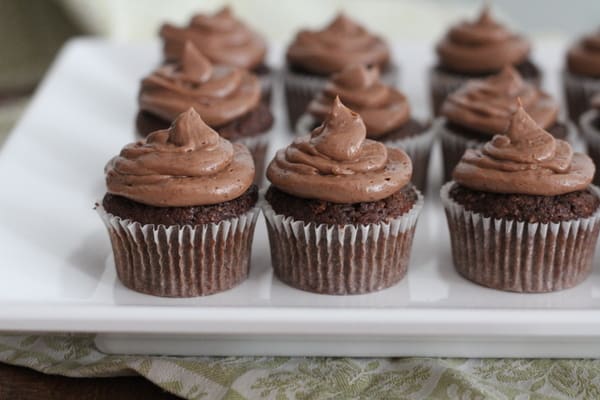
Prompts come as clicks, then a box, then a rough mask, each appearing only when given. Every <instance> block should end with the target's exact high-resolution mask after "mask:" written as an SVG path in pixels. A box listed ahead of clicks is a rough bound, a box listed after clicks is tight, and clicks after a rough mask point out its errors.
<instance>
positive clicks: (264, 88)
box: [257, 69, 277, 106]
mask: <svg viewBox="0 0 600 400" xmlns="http://www.w3.org/2000/svg"><path fill="white" fill-rule="evenodd" d="M257 76H258V80H259V82H260V96H261V100H262V101H263V103H265V104H266V105H269V106H270V105H271V103H272V100H273V86H275V81H276V80H277V71H275V70H273V69H270V71H269V72H268V73H265V74H259V75H257Z"/></svg>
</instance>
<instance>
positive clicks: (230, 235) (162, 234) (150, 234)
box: [96, 202, 260, 297]
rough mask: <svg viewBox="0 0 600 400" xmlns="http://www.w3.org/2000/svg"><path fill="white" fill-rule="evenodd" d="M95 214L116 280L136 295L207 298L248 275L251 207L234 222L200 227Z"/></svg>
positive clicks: (253, 221)
mask: <svg viewBox="0 0 600 400" xmlns="http://www.w3.org/2000/svg"><path fill="white" fill-rule="evenodd" d="M96 211H97V212H98V214H99V215H100V217H101V218H102V221H103V222H104V225H105V226H106V228H107V230H108V234H109V236H110V241H111V245H112V250H113V255H114V260H115V266H116V269H117V276H118V277H119V280H120V281H121V282H122V283H123V284H124V285H125V286H126V287H128V288H130V289H132V290H135V291H136V292H141V293H146V294H151V295H154V296H161V297H196V296H206V295H210V294H214V293H218V292H222V291H225V290H227V289H231V288H232V287H234V286H237V285H238V284H240V283H241V282H242V281H244V280H245V279H246V277H247V276H248V270H249V268H250V253H251V248H252V239H253V236H254V227H255V225H256V219H257V217H258V214H259V212H260V208H259V207H254V208H253V209H252V210H250V211H248V212H247V213H246V214H243V215H241V216H239V217H236V218H231V219H228V220H224V221H221V222H219V223H211V224H203V225H196V226H192V225H183V226H179V225H172V226H165V225H154V224H145V225H144V224H140V223H139V222H133V221H131V220H127V219H121V218H119V217H117V216H114V215H112V214H110V213H108V212H107V211H106V210H104V208H103V207H102V203H101V202H98V204H97V205H96Z"/></svg>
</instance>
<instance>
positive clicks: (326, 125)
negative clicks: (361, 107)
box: [267, 97, 412, 204]
mask: <svg viewBox="0 0 600 400" xmlns="http://www.w3.org/2000/svg"><path fill="white" fill-rule="evenodd" d="M411 174H412V164H411V161H410V158H409V157H408V156H407V155H406V153H404V152H403V151H402V150H400V149H392V148H387V147H385V146H384V145H383V144H382V143H380V142H375V141H373V140H369V139H366V128H365V125H364V123H363V122H362V119H361V117H360V116H359V115H358V114H357V113H355V112H354V111H351V110H350V109H348V108H347V107H346V106H344V105H343V104H342V102H341V101H340V99H339V97H336V98H335V100H334V102H333V105H332V108H331V111H330V113H329V115H328V116H327V118H326V119H325V121H324V122H323V124H322V125H321V126H319V127H317V128H315V129H314V130H313V131H312V133H311V134H310V135H305V136H302V137H299V138H296V140H294V142H293V143H292V144H291V145H289V146H288V147H287V148H285V149H282V150H279V151H278V152H277V154H276V155H275V158H274V159H273V161H271V164H270V165H269V168H268V169H267V177H268V178H269V180H270V181H271V182H272V184H273V185H274V186H275V187H277V188H278V189H280V190H282V191H284V192H286V193H289V194H291V195H294V196H298V197H302V198H309V199H319V200H324V201H330V202H334V203H348V204H349V203H359V202H370V201H376V200H381V199H383V198H386V197H388V196H390V195H392V194H394V193H395V192H397V191H398V190H400V189H402V188H403V187H404V186H406V185H407V184H408V183H409V182H410V177H411Z"/></svg>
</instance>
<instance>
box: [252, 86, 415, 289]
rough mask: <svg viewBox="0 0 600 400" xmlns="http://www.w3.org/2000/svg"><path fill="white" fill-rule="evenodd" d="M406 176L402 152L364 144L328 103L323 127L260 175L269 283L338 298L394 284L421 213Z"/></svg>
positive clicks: (357, 126) (346, 116)
mask: <svg viewBox="0 0 600 400" xmlns="http://www.w3.org/2000/svg"><path fill="white" fill-rule="evenodd" d="M411 172H412V166H411V162H410V158H409V157H408V156H407V155H406V153H404V152H403V151H402V150H401V149H396V148H388V147H386V146H385V145H383V144H382V143H380V142H376V141H373V140H369V139H366V128H365V125H364V123H363V121H362V119H361V117H360V116H359V115H358V114H357V113H355V112H353V111H350V110H349V109H348V108H346V107H345V106H344V105H343V104H342V103H341V102H340V100H339V98H336V99H335V101H334V103H333V106H332V108H331V111H330V114H329V115H328V117H327V118H326V120H325V122H324V123H323V124H322V125H321V126H319V127H318V128H316V129H315V130H313V131H312V133H311V134H310V135H305V136H301V137H298V138H297V139H295V140H294V142H293V143H292V144H291V145H290V146H288V147H287V148H285V149H283V150H279V151H278V152H277V154H276V156H275V159H274V160H273V161H271V164H270V165H269V168H268V169H267V177H268V178H269V180H270V181H271V183H272V184H271V186H270V187H269V189H268V191H267V193H266V196H265V197H266V202H265V203H264V207H263V212H264V215H265V218H266V221H267V229H268V233H269V241H270V243H271V260H272V263H273V268H274V270H275V274H276V275H277V277H279V279H281V280H282V281H283V282H285V283H287V284H288V285H290V286H293V287H295V288H298V289H302V290H307V291H310V292H316V293H323V294H338V295H343V294H359V293H368V292H373V291H376V290H380V289H383V288H386V287H389V286H392V285H394V284H395V283H397V282H398V281H400V280H401V279H402V278H403V277H404V276H405V275H406V271H407V268H408V263H409V258H410V251H411V246H412V239H413V235H414V230H415V226H416V223H417V218H418V215H419V212H420V211H421V208H422V206H423V197H422V196H421V194H420V193H419V191H418V190H417V189H415V188H414V187H413V186H412V184H411V183H410V178H411Z"/></svg>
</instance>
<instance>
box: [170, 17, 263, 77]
mask: <svg viewBox="0 0 600 400" xmlns="http://www.w3.org/2000/svg"><path fill="white" fill-rule="evenodd" d="M160 36H161V37H162V38H163V40H164V54H165V58H166V59H167V60H168V61H171V62H172V61H176V60H178V59H179V58H180V57H181V54H182V51H183V46H184V44H185V42H186V41H188V40H189V41H191V42H192V43H194V45H195V46H196V47H198V49H200V51H201V52H202V53H203V54H204V55H206V57H208V59H210V60H211V62H213V63H215V64H225V65H231V66H234V67H240V68H246V69H250V70H253V69H255V68H257V67H259V66H260V65H262V64H264V60H265V55H266V52H267V47H266V44H265V42H264V40H263V39H262V38H261V37H260V36H259V35H258V34H257V33H255V32H253V31H251V30H250V29H249V28H248V27H247V26H246V25H245V24H243V23H242V22H241V21H239V20H238V19H236V18H235V16H234V15H233V13H232V12H231V9H230V8H229V7H225V8H223V9H221V10H220V11H218V12H217V13H216V14H214V15H207V14H198V15H195V16H194V17H193V18H192V20H191V22H190V24H189V26H187V27H183V28H179V27H176V26H173V25H170V24H165V25H163V26H162V28H161V29H160Z"/></svg>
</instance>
